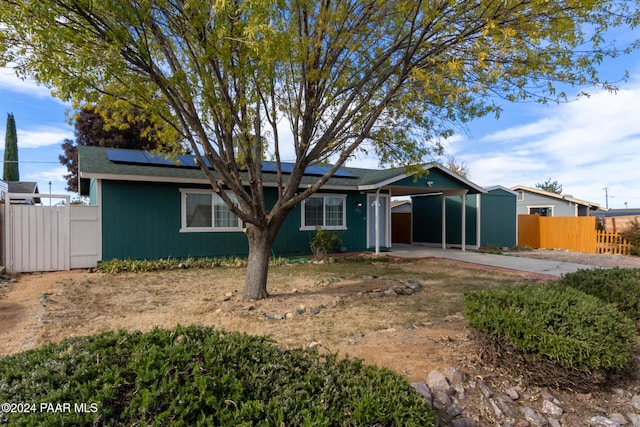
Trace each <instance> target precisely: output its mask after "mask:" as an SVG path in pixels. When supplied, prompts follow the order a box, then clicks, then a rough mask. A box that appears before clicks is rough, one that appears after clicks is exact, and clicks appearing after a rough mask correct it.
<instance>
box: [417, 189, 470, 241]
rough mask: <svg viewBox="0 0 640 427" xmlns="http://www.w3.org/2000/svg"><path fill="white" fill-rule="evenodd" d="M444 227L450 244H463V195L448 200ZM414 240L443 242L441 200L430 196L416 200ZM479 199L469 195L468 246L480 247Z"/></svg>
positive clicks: (466, 211)
mask: <svg viewBox="0 0 640 427" xmlns="http://www.w3.org/2000/svg"><path fill="white" fill-rule="evenodd" d="M445 203H446V215H447V220H446V223H445V226H446V228H447V235H446V238H447V244H452V245H460V244H462V200H461V199H460V196H449V197H446V202H445ZM412 205H413V241H414V242H422V243H438V244H441V243H442V198H441V196H427V197H414V198H413V203H412ZM476 211H477V206H476V196H475V195H472V196H467V198H466V206H465V226H466V233H465V234H466V241H465V243H466V244H467V245H476V244H477V238H476V235H477V226H476Z"/></svg>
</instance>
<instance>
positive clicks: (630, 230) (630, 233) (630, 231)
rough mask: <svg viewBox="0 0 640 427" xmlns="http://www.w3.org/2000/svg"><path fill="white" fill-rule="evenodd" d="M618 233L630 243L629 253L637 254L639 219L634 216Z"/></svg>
mask: <svg viewBox="0 0 640 427" xmlns="http://www.w3.org/2000/svg"><path fill="white" fill-rule="evenodd" d="M620 235H621V236H622V237H624V238H625V239H627V241H628V242H629V243H630V244H631V245H632V248H631V255H635V256H637V255H638V253H639V251H640V221H638V218H634V219H633V221H631V223H630V224H629V226H628V227H627V228H625V229H624V231H622V232H621V233H620Z"/></svg>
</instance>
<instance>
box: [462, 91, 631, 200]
mask: <svg viewBox="0 0 640 427" xmlns="http://www.w3.org/2000/svg"><path fill="white" fill-rule="evenodd" d="M638 105H640V84H639V82H638V81H637V80H636V81H634V84H633V86H631V85H625V86H623V89H621V90H619V91H618V92H617V93H608V92H604V91H600V92H595V93H593V94H592V96H591V97H590V98H583V99H581V100H580V101H577V102H572V103H568V104H562V105H559V106H557V107H552V108H545V109H544V110H541V109H536V110H535V112H536V117H538V115H539V114H540V112H541V111H543V112H544V117H542V118H539V119H534V120H532V121H531V122H527V121H526V119H525V120H518V122H519V123H517V124H513V125H512V126H510V127H507V128H505V129H504V130H501V131H498V132H492V133H489V134H487V135H485V136H481V137H480V138H479V139H477V140H475V141H470V140H464V141H460V142H456V143H455V145H456V150H455V151H456V157H457V159H458V160H460V161H465V162H467V164H468V165H469V167H470V172H471V179H472V180H473V181H474V182H476V183H478V184H480V185H485V186H486V185H494V184H500V185H504V186H506V187H511V186H514V185H518V184H521V185H527V186H534V185H535V184H536V183H540V182H544V181H546V180H547V179H548V178H551V179H552V180H557V181H558V182H559V183H560V184H562V185H563V191H564V192H565V193H568V194H572V195H573V196H574V197H577V198H580V199H585V200H589V201H593V202H597V203H601V204H602V205H603V206H604V205H605V203H606V200H605V193H604V190H603V188H605V187H608V188H609V192H610V194H612V195H614V196H615V194H614V193H618V194H621V195H624V196H625V197H624V199H625V200H623V197H622V196H621V197H620V198H618V197H615V199H613V198H612V197H610V199H609V207H624V202H625V201H627V202H628V206H629V207H638V206H640V167H639V165H640V117H639V116H638V112H637V106H638ZM507 108H508V106H505V109H507ZM523 117H524V116H523ZM476 134H478V132H477V131H476ZM634 195H636V196H634Z"/></svg>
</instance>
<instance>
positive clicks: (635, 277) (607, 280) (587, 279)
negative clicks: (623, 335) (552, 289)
mask: <svg viewBox="0 0 640 427" xmlns="http://www.w3.org/2000/svg"><path fill="white" fill-rule="evenodd" d="M560 283H563V284H565V285H567V286H571V287H573V288H576V289H579V290H581V291H582V292H584V293H586V294H589V295H593V296H595V297H598V298H600V299H601V300H603V301H606V302H609V303H611V304H613V305H615V306H616V308H617V309H618V310H620V311H621V312H623V313H624V314H626V315H627V317H629V318H630V319H631V320H633V321H634V322H636V325H637V326H638V327H640V269H626V268H612V269H602V268H600V269H598V268H596V269H589V270H578V271H576V272H575V273H569V274H565V275H564V276H563V277H562V279H561V280H560Z"/></svg>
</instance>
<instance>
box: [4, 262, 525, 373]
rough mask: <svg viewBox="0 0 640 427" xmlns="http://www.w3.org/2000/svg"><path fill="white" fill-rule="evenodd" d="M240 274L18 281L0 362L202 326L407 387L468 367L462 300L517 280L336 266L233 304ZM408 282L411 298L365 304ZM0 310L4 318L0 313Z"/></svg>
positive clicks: (295, 271) (285, 280) (401, 266)
mask: <svg viewBox="0 0 640 427" xmlns="http://www.w3.org/2000/svg"><path fill="white" fill-rule="evenodd" d="M244 273H245V269H244V268H222V267H221V268H215V269H208V270H195V269H193V270H172V271H164V272H154V273H126V274H118V275H111V274H103V273H85V272H80V271H74V272H57V273H48V274H42V275H23V276H22V277H20V279H19V281H18V283H16V284H15V285H14V286H12V289H11V290H10V292H9V293H8V294H7V298H6V299H4V300H0V308H2V310H0V311H3V312H4V313H5V314H6V316H4V317H3V319H2V320H3V322H2V325H0V339H1V340H2V342H4V343H5V344H7V345H5V346H4V348H3V353H13V352H17V351H21V350H25V349H27V348H32V347H35V346H37V345H41V344H45V343H47V342H51V341H59V340H60V339H62V338H64V337H67V336H78V335H88V334H94V333H98V332H103V331H106V330H114V329H127V330H142V331H145V330H150V329H152V328H153V327H162V328H171V327H173V326H175V325H177V324H182V325H188V324H200V325H208V326H214V327H217V328H222V329H226V330H236V331H241V332H246V333H249V334H256V335H269V336H270V337H272V338H273V339H274V340H276V341H277V342H278V343H280V344H281V345H282V346H284V347H287V348H291V347H303V346H316V345H317V346H319V347H320V348H321V349H323V350H325V351H331V352H338V353H343V354H349V355H350V356H354V357H360V358H363V359H365V361H366V362H367V363H372V364H378V365H384V366H387V367H389V368H391V369H394V370H396V371H398V372H401V373H404V374H405V375H407V376H408V377H409V378H411V379H422V380H423V379H424V378H425V377H426V374H427V373H428V371H429V370H431V369H434V368H438V367H443V366H450V365H451V364H454V363H456V362H461V363H463V362H464V361H461V359H464V358H467V357H473V354H472V353H473V350H472V348H471V347H472V346H471V342H470V340H469V338H468V336H467V330H466V322H465V321H464V319H463V318H462V317H461V316H459V315H456V313H458V314H459V312H460V311H461V310H462V297H463V293H464V292H465V291H468V290H472V289H480V288H487V287H490V286H495V285H500V284H504V283H514V282H518V281H523V280H524V279H523V277H522V276H519V275H516V274H514V273H513V272H504V271H497V270H491V269H486V268H483V267H474V266H472V265H469V264H461V263H457V262H455V261H447V260H442V259H420V260H391V261H387V262H375V260H366V259H365V260H359V261H354V260H342V261H340V262H336V263H334V264H325V265H314V264H298V265H286V266H281V267H274V268H272V269H271V270H270V276H269V286H268V289H269V292H270V293H271V295H272V296H271V297H270V298H268V299H266V300H261V301H246V300H243V299H241V298H240V293H241V290H242V287H243V282H244ZM408 280H415V281H417V282H419V283H420V284H421V289H420V290H419V291H418V292H416V293H415V294H414V295H409V296H408V295H401V296H374V295H380V293H378V292H375V291H378V290H379V291H384V290H387V289H389V288H390V287H395V286H398V285H399V284H402V283H404V282H406V281H408ZM5 309H7V310H5Z"/></svg>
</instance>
